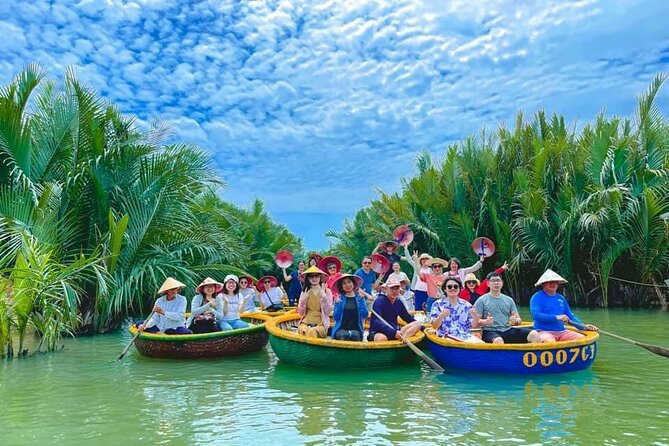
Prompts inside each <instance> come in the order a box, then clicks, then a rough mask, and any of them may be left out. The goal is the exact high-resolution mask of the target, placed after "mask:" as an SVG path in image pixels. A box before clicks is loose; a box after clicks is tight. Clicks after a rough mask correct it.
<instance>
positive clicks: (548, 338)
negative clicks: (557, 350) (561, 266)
mask: <svg viewBox="0 0 669 446" xmlns="http://www.w3.org/2000/svg"><path fill="white" fill-rule="evenodd" d="M561 283H567V280H566V279H565V278H564V277H562V276H560V275H559V274H558V273H556V272H555V271H553V270H550V269H547V270H546V272H544V273H543V274H542V275H541V277H539V280H537V283H536V284H535V286H541V288H542V289H541V290H540V291H537V292H536V293H534V295H533V296H532V298H531V299H530V311H531V312H532V319H534V328H535V329H536V330H538V331H539V338H540V341H539V342H555V341H571V340H574V339H578V338H580V337H583V335H582V334H581V333H578V332H575V331H571V330H567V329H566V328H565V326H564V324H570V323H572V322H575V323H577V324H579V325H584V326H585V329H586V330H592V331H599V329H598V328H597V327H595V326H594V325H591V324H584V323H583V322H581V320H580V319H579V318H578V317H576V315H575V314H574V313H572V312H571V309H570V308H569V303H567V299H565V298H564V296H563V295H562V294H559V293H558V292H557V289H558V287H559V286H560V284H561Z"/></svg>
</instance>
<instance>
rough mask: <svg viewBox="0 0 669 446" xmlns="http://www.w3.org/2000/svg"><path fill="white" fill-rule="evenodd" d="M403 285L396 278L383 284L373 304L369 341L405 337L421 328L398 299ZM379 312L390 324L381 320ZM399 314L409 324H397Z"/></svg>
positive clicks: (392, 339)
mask: <svg viewBox="0 0 669 446" xmlns="http://www.w3.org/2000/svg"><path fill="white" fill-rule="evenodd" d="M401 287H402V284H401V283H400V282H398V281H397V280H395V279H388V281H387V282H386V283H385V284H383V285H382V289H383V293H380V294H379V295H378V296H377V297H376V300H374V305H373V306H372V317H371V319H370V320H369V335H368V336H367V340H368V341H389V340H390V341H394V340H396V339H402V338H404V337H407V338H408V337H411V336H413V335H414V334H416V332H417V331H418V330H420V329H421V327H422V325H421V323H420V322H418V321H416V320H415V319H414V318H413V316H411V315H410V314H409V312H408V311H407V309H406V307H405V306H404V304H403V303H402V302H401V301H400V300H399V299H398V298H399V295H400V288H401ZM384 293H385V294H384ZM374 313H376V314H374ZM377 314H378V315H379V316H381V317H382V318H383V321H385V322H387V323H388V324H389V325H390V326H388V325H386V323H384V322H383V321H382V320H380V319H379V318H378V317H377V316H376V315H377ZM398 316H399V317H400V318H402V320H403V321H404V322H406V323H407V325H405V326H404V327H402V328H400V327H399V326H398V325H397V317H398Z"/></svg>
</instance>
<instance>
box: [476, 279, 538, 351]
mask: <svg viewBox="0 0 669 446" xmlns="http://www.w3.org/2000/svg"><path fill="white" fill-rule="evenodd" d="M487 279H488V284H489V286H490V292H488V293H486V294H484V295H483V296H481V297H480V298H479V299H478V300H477V301H476V304H474V311H472V316H473V318H474V319H473V322H472V325H473V326H474V328H477V327H481V328H482V331H483V333H482V337H483V340H484V341H485V342H491V343H493V344H504V343H507V344H523V343H526V342H538V339H539V333H538V332H537V331H536V330H531V329H529V328H520V327H515V325H519V324H520V322H521V319H520V315H519V314H518V309H517V308H516V303H515V302H514V301H513V299H511V298H510V297H509V296H507V295H506V294H502V286H503V285H504V282H503V281H502V276H500V275H499V273H496V272H494V271H493V272H491V273H490V274H488V277H487ZM483 316H485V317H483Z"/></svg>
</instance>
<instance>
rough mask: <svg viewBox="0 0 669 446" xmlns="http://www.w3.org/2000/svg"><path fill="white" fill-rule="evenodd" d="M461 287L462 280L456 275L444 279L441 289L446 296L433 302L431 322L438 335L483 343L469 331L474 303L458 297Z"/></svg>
mask: <svg viewBox="0 0 669 446" xmlns="http://www.w3.org/2000/svg"><path fill="white" fill-rule="evenodd" d="M460 288H461V286H460V281H459V280H458V279H456V278H454V277H451V278H448V279H446V280H445V281H444V283H443V284H442V286H441V289H442V291H443V292H444V295H445V297H442V298H441V299H439V300H438V301H436V302H435V303H434V304H432V310H431V311H430V323H431V324H432V327H433V328H435V329H436V330H437V336H441V337H452V338H457V339H458V340H460V341H464V342H472V343H479V344H482V343H483V341H482V340H481V339H479V338H477V337H476V336H473V335H472V334H471V333H470V332H469V329H470V328H472V320H473V316H472V315H471V314H470V312H471V309H472V304H470V303H469V302H467V301H466V300H464V299H460V298H459V297H458V294H459V293H460Z"/></svg>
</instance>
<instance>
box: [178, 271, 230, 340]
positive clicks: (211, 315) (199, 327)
mask: <svg viewBox="0 0 669 446" xmlns="http://www.w3.org/2000/svg"><path fill="white" fill-rule="evenodd" d="M222 290H223V284H222V283H220V282H217V281H215V280H214V279H212V278H211V277H207V278H206V279H204V280H203V281H202V283H201V284H199V285H198V286H197V288H195V291H196V292H197V294H195V296H193V299H192V300H191V303H190V316H189V317H188V320H187V321H186V327H188V328H190V329H191V330H192V332H193V333H212V332H215V331H219V330H220V327H219V325H218V324H219V321H221V320H222V319H223V313H222V312H221V310H222V309H223V300H222V299H221V294H220V293H221V291H222Z"/></svg>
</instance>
